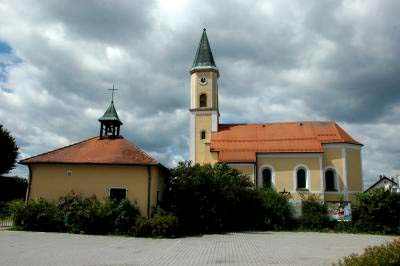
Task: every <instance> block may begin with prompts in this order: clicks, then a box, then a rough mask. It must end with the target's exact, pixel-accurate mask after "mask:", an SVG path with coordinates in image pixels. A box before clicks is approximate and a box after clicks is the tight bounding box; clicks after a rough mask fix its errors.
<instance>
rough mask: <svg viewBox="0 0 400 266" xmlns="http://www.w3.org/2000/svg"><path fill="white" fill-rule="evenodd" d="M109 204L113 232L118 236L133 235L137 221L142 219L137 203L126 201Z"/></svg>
mask: <svg viewBox="0 0 400 266" xmlns="http://www.w3.org/2000/svg"><path fill="white" fill-rule="evenodd" d="M107 203H108V204H110V206H111V217H110V218H111V221H112V225H113V228H112V231H113V232H115V233H117V234H133V233H134V227H135V224H136V221H137V220H138V219H139V218H140V211H139V207H138V206H137V204H136V202H135V203H131V202H130V201H129V200H127V199H124V200H121V201H116V200H108V201H107Z"/></svg>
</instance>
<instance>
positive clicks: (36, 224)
mask: <svg viewBox="0 0 400 266" xmlns="http://www.w3.org/2000/svg"><path fill="white" fill-rule="evenodd" d="M10 210H11V214H12V217H13V220H14V224H15V226H16V227H17V228H21V229H23V230H29V231H45V232H46V231H47V232H53V231H61V230H63V224H62V217H61V216H60V213H59V212H58V210H57V206H56V204H55V203H53V202H48V201H46V200H44V199H39V200H30V201H28V202H27V203H25V202H23V201H22V200H16V201H13V202H11V203H10Z"/></svg>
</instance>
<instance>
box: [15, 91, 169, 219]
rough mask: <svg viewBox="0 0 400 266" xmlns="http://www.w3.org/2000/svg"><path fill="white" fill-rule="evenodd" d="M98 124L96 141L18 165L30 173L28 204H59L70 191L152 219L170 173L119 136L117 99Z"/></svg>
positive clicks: (70, 146) (41, 155)
mask: <svg viewBox="0 0 400 266" xmlns="http://www.w3.org/2000/svg"><path fill="white" fill-rule="evenodd" d="M113 93H114V88H113ZM99 122H100V131H99V135H98V136H95V137H92V138H89V139H87V140H83V141H81V142H78V143H75V144H72V145H69V146H66V147H63V148H59V149H56V150H53V151H49V152H46V153H43V154H39V155H37V156H33V157H31V158H27V159H24V160H21V161H20V164H24V165H27V166H28V168H29V185H28V191H27V197H26V198H27V200H29V199H38V198H44V199H46V200H58V199H59V198H60V197H63V196H66V195H67V194H69V193H71V191H74V192H76V193H80V194H82V196H85V197H91V196H92V195H95V196H96V197H97V198H98V199H100V200H103V199H104V198H107V197H110V198H112V199H117V200H119V199H125V198H126V199H129V200H130V201H131V202H137V204H138V206H139V209H140V213H141V214H142V216H145V217H150V215H151V209H152V208H153V207H155V206H157V205H158V204H159V203H160V201H161V195H162V191H163V190H164V186H165V184H164V178H165V176H166V175H167V173H168V172H167V169H166V168H165V167H164V166H163V165H161V164H160V163H159V162H157V161H156V160H155V159H153V158H152V157H150V156H149V155H148V154H146V153H145V152H144V151H142V150H141V149H140V148H139V147H137V146H136V145H135V144H133V143H131V142H129V141H128V140H127V139H125V138H124V137H123V136H122V135H121V134H120V128H121V125H122V122H121V120H120V119H119V117H118V113H117V111H116V109H115V106H114V101H113V100H111V104H110V106H109V107H108V109H107V111H106V112H105V113H104V115H103V116H102V117H100V118H99Z"/></svg>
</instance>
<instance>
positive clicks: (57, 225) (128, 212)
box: [10, 192, 140, 234]
mask: <svg viewBox="0 0 400 266" xmlns="http://www.w3.org/2000/svg"><path fill="white" fill-rule="evenodd" d="M10 210H11V213H12V217H13V219H14V223H15V225H16V227H17V228H21V229H24V230H32V231H62V232H69V233H83V234H107V233H118V234H132V233H133V232H134V229H135V228H134V226H135V224H136V221H137V219H138V217H139V216H140V213H139V208H138V207H137V205H136V203H130V202H129V201H128V200H122V201H111V200H109V199H107V200H105V201H99V200H98V199H96V197H94V196H92V197H90V198H85V197H82V196H81V195H80V194H79V193H74V192H71V193H70V194H68V195H67V196H65V197H61V198H60V199H59V201H58V202H49V201H46V200H44V199H39V200H30V201H28V202H26V203H25V202H23V201H22V200H17V201H14V202H12V203H11V204H10Z"/></svg>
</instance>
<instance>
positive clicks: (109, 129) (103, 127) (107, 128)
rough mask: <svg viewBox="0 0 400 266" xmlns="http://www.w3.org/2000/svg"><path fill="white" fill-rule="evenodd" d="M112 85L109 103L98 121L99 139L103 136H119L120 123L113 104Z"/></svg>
mask: <svg viewBox="0 0 400 266" xmlns="http://www.w3.org/2000/svg"><path fill="white" fill-rule="evenodd" d="M114 90H115V89H114V85H113V88H112V91H113V92H112V98H111V104H110V106H108V108H107V110H106V112H105V113H104V115H103V116H102V117H100V118H99V122H100V139H103V138H111V139H112V138H118V137H119V136H120V128H121V125H122V122H121V120H120V119H119V117H118V113H117V110H115V106H114Z"/></svg>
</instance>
